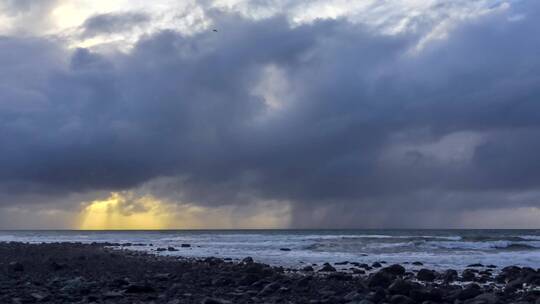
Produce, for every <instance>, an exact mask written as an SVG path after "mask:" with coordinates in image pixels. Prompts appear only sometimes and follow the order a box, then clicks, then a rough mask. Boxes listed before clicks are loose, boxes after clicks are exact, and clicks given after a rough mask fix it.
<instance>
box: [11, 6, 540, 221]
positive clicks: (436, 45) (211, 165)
mask: <svg viewBox="0 0 540 304" xmlns="http://www.w3.org/2000/svg"><path fill="white" fill-rule="evenodd" d="M539 8H540V7H539V5H537V4H536V3H534V2H528V3H527V4H526V5H525V4H521V6H519V5H518V6H515V7H512V8H511V9H509V10H508V11H504V12H500V13H493V14H489V15H487V16H483V17H479V18H478V19H476V20H473V21H469V22H465V23H463V24H461V25H459V26H458V27H457V28H456V29H454V30H453V31H452V32H451V33H450V35H449V36H448V37H447V39H441V40H436V41H433V42H430V43H429V44H428V45H427V46H426V47H425V48H424V49H422V50H421V51H419V52H418V53H414V52H412V51H411V50H414V48H415V47H416V46H417V44H418V41H419V39H421V36H420V34H401V35H394V36H382V35H378V34H377V33H374V32H372V31H370V30H367V29H366V28H364V27H363V26H362V25H359V24H352V23H350V22H348V21H346V20H335V21H329V20H319V21H316V22H314V23H311V24H306V25H301V26H296V27H291V26H290V25H289V24H288V22H287V20H286V19H285V18H284V17H280V16H277V17H273V18H269V19H263V20H248V19H245V18H241V17H239V16H236V15H233V14H226V13H217V12H212V18H213V21H214V23H215V27H216V28H218V29H219V32H217V33H214V32H203V33H199V34H195V35H194V36H183V35H181V34H179V33H175V32H172V31H165V32H159V33H156V34H153V35H150V36H147V37H144V38H142V39H141V40H140V41H139V42H138V43H137V44H136V45H135V47H134V48H133V50H132V51H131V52H130V53H129V54H123V53H113V54H106V55H105V54H100V53H95V52H92V51H90V50H86V49H77V50H74V51H67V50H65V49H63V48H61V47H60V46H59V45H58V44H57V43H56V42H55V41H54V40H48V39H45V38H17V37H1V38H0V66H2V69H1V70H0V167H1V168H2V170H1V171H0V188H1V189H2V193H3V194H2V196H0V198H1V201H2V203H4V204H9V203H10V202H19V201H20V200H18V199H17V197H18V196H21V195H23V194H25V195H27V194H28V193H32V194H40V195H48V196H55V195H56V196H61V195H65V194H68V193H76V192H79V193H84V192H91V191H108V190H120V189H130V188H134V187H137V186H140V185H141V184H144V183H147V182H149V181H152V180H154V179H157V178H160V177H172V178H174V180H175V181H176V182H175V183H173V184H169V185H161V186H160V187H157V188H156V189H155V192H156V193H157V194H158V195H160V196H164V197H172V198H174V197H179V198H181V199H182V200H187V201H192V202H197V203H198V204H201V205H209V206H215V205H220V204H241V203H243V202H244V201H248V200H253V199H263V200H267V199H272V200H283V201H289V202H291V204H292V208H293V209H292V210H293V219H294V225H297V226H313V225H318V224H320V225H324V226H333V225H334V226H362V222H359V220H362V219H363V220H365V221H366V223H368V224H370V225H372V224H373V223H371V222H368V220H369V217H368V216H364V214H372V213H376V212H382V213H389V212H390V211H393V210H396V208H400V209H406V210H409V213H410V214H414V213H415V212H416V211H418V212H424V211H425V210H432V211H434V212H435V211H437V212H439V213H443V214H444V213H446V212H448V213H451V212H459V211H463V210H475V209H483V208H485V209H490V208H510V207H522V206H539V203H538V200H537V199H535V198H536V196H534V195H532V196H531V195H526V194H527V193H535V191H537V190H538V188H539V185H540V158H539V157H538V155H540V128H539V127H540V103H539V97H540V61H539V60H538V51H539V50H540V35H539V30H538V29H539V28H540V27H539V24H538V23H539V21H538V20H539V19H538V18H536V17H538V13H539ZM520 13H524V14H526V16H527V17H526V18H524V19H522V20H519V21H509V20H508V18H509V16H512V15H515V14H520ZM128 19H129V18H128ZM118 20H120V19H115V20H114V22H113V21H111V22H109V23H108V24H109V25H110V24H113V25H114V24H116V23H117V22H120V21H118ZM144 20H145V19H144ZM144 20H143V21H144ZM124 21H125V20H123V21H122V22H124ZM128 21H129V20H128ZM131 21H132V20H131ZM129 23H130V22H127V23H122V24H129ZM91 24H93V23H92V21H91V20H90V21H87V23H86V25H87V26H89V27H88V28H86V30H87V31H89V33H97V32H96V31H99V32H103V31H105V32H109V31H112V29H113V28H114V26H113V27H106V28H99V27H100V24H104V23H101V22H98V23H96V24H97V27H98V28H97V29H96V27H92V26H91ZM107 26H108V25H107ZM269 69H270V70H272V71H274V72H275V71H277V72H276V73H278V74H279V75H280V77H281V78H282V80H283V79H284V83H285V85H284V86H285V88H284V89H282V90H280V91H279V94H278V95H279V96H278V98H279V99H280V100H279V101H280V105H279V106H277V107H273V106H271V105H269V102H268V100H265V95H264V94H261V93H260V92H259V91H257V90H256V88H258V87H260V84H261V83H262V82H263V81H264V79H265V77H266V76H268V71H269ZM258 92H259V93H258ZM267 99H268V97H267ZM463 134H476V135H477V136H478V138H480V140H479V141H478V142H477V143H476V144H474V145H473V146H472V147H471V155H469V156H468V157H464V158H460V159H457V160H455V159H453V160H447V159H442V158H440V157H438V155H437V153H439V154H440V153H443V152H444V151H453V149H455V148H456V146H455V145H457V146H459V145H460V144H461V141H460V140H461V136H462V135H463ZM449 136H450V137H451V136H455V137H456V138H457V140H455V141H445V138H448V137H449ZM463 136H464V135H463ZM429 145H432V146H436V153H428V152H429V151H428V152H426V151H427V150H426V149H423V148H421V147H425V146H429ZM437 151H438V152H437ZM441 151H443V152H441ZM449 153H450V154H452V152H449ZM514 194H522V196H520V197H522V198H520V199H515V198H514V197H513V196H512V195H514ZM316 207H321V208H323V209H325V211H324V212H325V217H324V218H322V219H316V220H314V218H315V217H314V215H313V214H312V213H310V212H312V210H315V209H316ZM351 214H354V215H356V216H350V215H351ZM407 214H408V213H407V212H405V211H404V213H403V214H402V216H401V217H399V218H400V221H402V222H403V223H401V222H396V217H394V216H387V217H380V218H378V217H375V218H377V220H378V221H380V222H379V224H380V223H382V224H385V223H386V224H388V225H391V224H397V225H401V224H403V225H406V224H407V223H414V222H415V221H416V222H417V221H418V219H415V218H414V217H413V216H410V217H407Z"/></svg>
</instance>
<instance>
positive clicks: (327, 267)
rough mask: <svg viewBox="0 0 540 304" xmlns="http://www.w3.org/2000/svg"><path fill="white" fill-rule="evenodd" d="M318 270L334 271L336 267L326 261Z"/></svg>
mask: <svg viewBox="0 0 540 304" xmlns="http://www.w3.org/2000/svg"><path fill="white" fill-rule="evenodd" d="M319 271H320V272H334V271H336V269H335V268H334V267H333V266H332V265H330V264H328V263H324V264H323V267H322V268H321V269H319Z"/></svg>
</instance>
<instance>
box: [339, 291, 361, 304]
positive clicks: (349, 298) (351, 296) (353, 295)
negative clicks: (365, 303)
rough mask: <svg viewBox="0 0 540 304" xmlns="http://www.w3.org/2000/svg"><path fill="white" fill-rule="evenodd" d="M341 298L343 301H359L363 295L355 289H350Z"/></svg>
mask: <svg viewBox="0 0 540 304" xmlns="http://www.w3.org/2000/svg"><path fill="white" fill-rule="evenodd" d="M343 299H344V300H345V301H349V302H350V301H360V300H362V299H363V296H362V295H361V294H359V293H358V292H356V291H351V292H349V293H348V294H346V295H345V296H344V297H343Z"/></svg>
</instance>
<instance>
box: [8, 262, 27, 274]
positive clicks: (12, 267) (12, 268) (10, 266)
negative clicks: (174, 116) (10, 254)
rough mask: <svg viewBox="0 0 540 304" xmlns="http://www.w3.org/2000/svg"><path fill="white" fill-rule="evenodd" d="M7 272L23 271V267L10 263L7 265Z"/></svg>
mask: <svg viewBox="0 0 540 304" xmlns="http://www.w3.org/2000/svg"><path fill="white" fill-rule="evenodd" d="M8 271H11V272H21V271H24V265H23V264H22V263H20V262H10V263H9V264H8Z"/></svg>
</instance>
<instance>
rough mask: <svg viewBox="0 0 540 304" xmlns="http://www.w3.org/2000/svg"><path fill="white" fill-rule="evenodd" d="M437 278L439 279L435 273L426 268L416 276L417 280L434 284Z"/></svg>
mask: <svg viewBox="0 0 540 304" xmlns="http://www.w3.org/2000/svg"><path fill="white" fill-rule="evenodd" d="M436 277H437V274H436V272H435V271H433V270H429V269H426V268H422V269H420V270H419V271H418V273H417V274H416V278H417V279H418V280H420V281H424V282H433V281H434V280H435V278H436Z"/></svg>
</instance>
